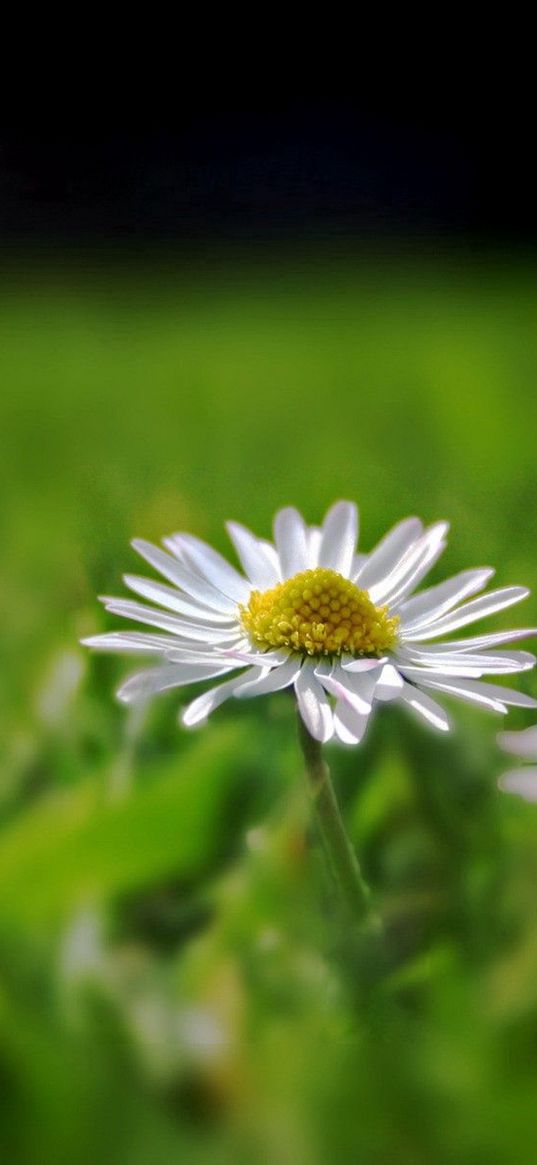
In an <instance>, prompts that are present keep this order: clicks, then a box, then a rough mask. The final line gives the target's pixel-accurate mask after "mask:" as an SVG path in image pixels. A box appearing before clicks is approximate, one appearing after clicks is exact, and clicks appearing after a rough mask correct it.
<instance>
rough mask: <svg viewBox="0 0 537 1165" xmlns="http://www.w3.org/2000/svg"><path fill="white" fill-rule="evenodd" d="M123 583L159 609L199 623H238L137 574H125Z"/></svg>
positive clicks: (172, 588)
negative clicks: (163, 608)
mask: <svg viewBox="0 0 537 1165" xmlns="http://www.w3.org/2000/svg"><path fill="white" fill-rule="evenodd" d="M123 582H124V583H125V585H126V586H128V588H129V590H131V591H134V593H135V594H136V595H142V598H144V599H149V600H150V602H152V603H157V604H158V606H159V607H165V608H166V609H167V610H168V611H177V613H178V614H179V615H186V616H187V618H191V619H196V620H197V621H198V622H200V621H201V622H205V620H207V622H208V623H219V624H231V623H235V622H236V620H235V619H234V618H233V619H232V618H231V616H230V614H229V613H227V614H225V615H224V614H223V613H222V612H221V611H214V610H213V609H212V608H211V607H208V606H207V605H206V604H204V603H197V602H196V600H195V599H185V598H184V596H183V595H182V594H180V592H179V591H177V590H175V588H174V587H168V586H166V584H165V583H160V582H155V581H154V579H152V578H143V577H142V576H141V575H137V574H124V575H123Z"/></svg>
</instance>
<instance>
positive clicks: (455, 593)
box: [399, 567, 494, 630]
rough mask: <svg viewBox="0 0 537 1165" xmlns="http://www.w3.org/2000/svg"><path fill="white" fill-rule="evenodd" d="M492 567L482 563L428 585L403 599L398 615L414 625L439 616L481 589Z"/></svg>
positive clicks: (410, 624) (406, 624)
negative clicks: (409, 597)
mask: <svg viewBox="0 0 537 1165" xmlns="http://www.w3.org/2000/svg"><path fill="white" fill-rule="evenodd" d="M493 574H494V571H493V570H492V568H491V567H482V568H481V569H479V570H463V571H461V573H460V574H456V575H455V576H454V577H453V578H450V579H447V581H446V582H442V583H439V584H438V586H435V587H429V588H428V590H426V591H422V592H421V594H419V595H415V596H414V598H412V599H407V600H406V602H404V603H402V605H401V607H400V610H399V615H400V618H401V625H402V627H404V628H408V630H410V629H414V628H415V627H422V626H424V625H425V624H426V623H430V622H431V620H432V619H438V618H439V617H440V616H441V615H444V614H445V613H446V612H447V611H450V610H451V608H452V607H454V606H455V604H456V603H458V602H460V600H461V599H466V598H468V596H469V595H474V594H475V593H476V591H480V590H482V589H483V587H484V586H485V585H486V584H487V583H488V581H489V579H491V578H492V576H493Z"/></svg>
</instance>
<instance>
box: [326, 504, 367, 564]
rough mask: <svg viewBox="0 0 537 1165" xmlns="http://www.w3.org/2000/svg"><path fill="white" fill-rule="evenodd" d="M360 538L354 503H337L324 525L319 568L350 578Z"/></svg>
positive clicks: (328, 514)
mask: <svg viewBox="0 0 537 1165" xmlns="http://www.w3.org/2000/svg"><path fill="white" fill-rule="evenodd" d="M357 537H358V511H357V509H356V506H355V505H354V504H353V503H352V502H336V504H335V506H332V508H331V509H330V510H329V511H328V513H327V515H326V517H325V520H324V522H323V525H322V532H321V546H320V549H319V566H324V567H325V568H327V569H329V570H337V571H338V572H339V574H342V575H343V577H344V578H350V575H351V569H352V560H353V557H354V552H355V550H356V539H357Z"/></svg>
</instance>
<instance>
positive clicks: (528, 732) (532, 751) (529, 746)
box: [496, 724, 537, 761]
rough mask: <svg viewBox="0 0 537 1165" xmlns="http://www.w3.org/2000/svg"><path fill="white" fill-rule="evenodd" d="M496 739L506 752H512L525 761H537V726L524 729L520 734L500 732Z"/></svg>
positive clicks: (533, 725)
mask: <svg viewBox="0 0 537 1165" xmlns="http://www.w3.org/2000/svg"><path fill="white" fill-rule="evenodd" d="M496 739H497V741H498V744H499V746H500V748H502V749H503V751H504V752H511V753H513V754H514V756H521V757H523V758H524V760H535V761H537V724H532V725H531V727H530V728H523V729H522V730H521V731H520V732H499V733H498V736H497V737H496Z"/></svg>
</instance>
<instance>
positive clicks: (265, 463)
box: [0, 101, 537, 1165]
mask: <svg viewBox="0 0 537 1165" xmlns="http://www.w3.org/2000/svg"><path fill="white" fill-rule="evenodd" d="M528 116H529V115H528ZM525 132H526V131H525V126H524V123H523V121H521V120H520V118H519V119H518V120H517V122H516V126H515V128H514V129H513V125H512V124H511V123H508V122H507V121H506V122H503V123H502V122H501V121H498V119H497V118H496V117H495V118H494V119H493V122H492V121H491V122H488V121H483V119H482V118H481V119H476V118H474V119H473V120H472V118H471V117H470V118H469V117H468V116H467V115H465V116H462V115H461V118H460V119H458V118H457V117H456V116H455V114H454V113H453V111H451V113H450V115H449V116H443V115H440V114H439V113H438V111H432V110H431V111H429V112H427V111H424V110H423V109H421V110H420V111H419V112H418V111H416V110H414V111H411V110H399V111H398V113H394V112H393V111H392V112H391V113H390V115H388V114H386V113H385V112H384V113H383V112H382V111H379V110H377V111H372V110H371V109H366V108H365V107H358V106H357V105H354V104H353V103H352V102H350V101H345V102H343V101H342V102H332V103H328V102H324V103H323V102H317V103H307V102H298V101H295V102H290V103H289V104H287V105H283V104H282V105H281V106H278V107H268V106H267V107H265V106H262V105H260V106H259V107H256V108H251V109H244V108H242V107H233V108H231V107H230V108H226V109H225V110H223V111H222V110H220V111H218V112H217V111H216V110H214V109H211V108H206V109H203V110H200V109H198V110H196V111H195V112H191V111H188V109H187V110H186V111H185V112H184V113H183V116H182V120H181V121H180V122H178V123H177V125H176V126H175V127H174V128H173V129H167V130H166V131H163V130H161V129H159V130H155V129H152V128H151V129H143V130H141V131H139V132H137V133H134V132H133V133H132V134H128V133H125V132H121V133H120V132H113V131H109V130H108V131H102V132H100V131H97V130H96V129H95V128H93V129H92V130H91V131H88V130H84V131H82V130H81V131H80V132H79V133H78V134H77V133H75V132H74V131H73V130H70V131H67V130H65V131H62V130H61V129H60V130H58V131H56V132H54V133H53V132H51V131H43V132H41V133H37V132H35V131H33V132H27V131H24V130H16V131H15V130H4V131H2V133H1V135H0V208H1V235H0V249H1V254H2V274H1V277H0V328H1V335H2V340H1V346H0V385H1V387H0V427H1V432H2V453H1V457H0V483H1V494H2V503H3V504H2V507H1V509H2V553H1V555H0V579H1V593H2V620H1V637H2V641H3V652H2V658H3V666H2V674H1V692H0V695H1V709H2V711H1V716H2V732H1V735H0V756H1V761H2V764H1V771H2V778H1V783H0V1029H1V1033H2V1039H1V1048H0V1081H1V1091H0V1114H1V1127H2V1132H1V1138H0V1143H1V1144H2V1147H3V1149H4V1152H5V1156H6V1160H8V1161H12V1162H14V1163H17V1165H18V1163H19V1162H21V1163H23V1165H26V1163H32V1165H34V1163H38V1165H41V1163H43V1165H45V1163H46V1165H49V1163H50V1165H64V1163H65V1165H86V1163H88V1165H89V1163H92V1165H93V1163H94V1162H96V1161H99V1162H108V1161H110V1162H114V1163H122V1165H123V1162H124V1163H125V1165H149V1163H150V1165H169V1163H170V1162H172V1161H173V1162H175V1161H185V1162H188V1163H189V1165H191V1163H192V1165H198V1163H199V1165H251V1163H253V1162H260V1161H263V1162H267V1165H324V1162H327V1161H330V1162H332V1163H334V1165H347V1163H349V1165H351V1163H352V1165H357V1163H362V1162H363V1163H364V1165H384V1163H386V1162H392V1161H395V1160H397V1161H398V1162H400V1163H401V1165H417V1163H419V1165H421V1163H423V1165H430V1163H431V1162H432V1161H434V1162H435V1163H439V1165H442V1163H444V1162H445V1163H450V1162H457V1163H458V1165H526V1163H527V1165H530V1163H532V1162H533V1161H534V1159H535V1141H536V1136H537V807H535V806H532V805H529V804H525V803H523V802H522V801H519V800H518V799H516V798H512V797H508V796H506V795H503V794H501V793H500V792H499V791H498V788H497V783H496V782H497V777H498V774H499V773H500V772H501V770H502V763H504V762H502V759H501V757H500V754H499V752H498V750H497V748H496V745H495V735H496V732H497V731H498V729H499V728H500V727H501V726H502V725H501V723H500V720H499V719H498V718H496V717H494V716H491V715H489V714H487V713H485V712H482V713H480V712H476V711H474V710H472V709H469V708H466V707H464V706H463V705H461V706H460V707H456V706H455V705H454V704H452V705H451V707H452V711H453V719H454V721H455V723H456V730H455V731H454V733H453V735H452V736H450V737H449V738H448V739H446V738H445V737H443V736H442V737H436V736H435V735H433V734H430V733H428V732H427V731H426V730H425V729H422V728H421V727H420V726H419V725H418V724H416V723H415V722H414V721H413V720H412V719H411V718H409V716H408V715H406V714H405V713H404V711H401V712H399V711H398V710H397V709H394V708H392V707H387V708H383V709H381V710H380V712H379V714H378V716H377V717H376V719H375V721H374V723H373V724H372V727H371V731H370V733H369V735H368V738H367V740H366V743H365V744H364V746H363V747H362V748H360V749H357V750H345V749H343V748H340V747H338V746H329V748H328V750H327V751H328V754H329V760H330V762H331V765H332V769H333V773H334V779H335V782H336V785H337V789H338V793H339V796H340V798H341V801H342V803H343V805H344V810H345V817H346V821H347V824H348V828H349V832H350V834H351V836H352V838H353V841H354V842H355V843H356V845H357V847H358V848H359V851H360V854H361V857H362V861H363V866H364V869H365V872H366V874H367V877H368V879H369V881H370V883H371V885H372V887H373V891H374V894H375V898H376V901H377V903H378V907H379V909H380V910H381V911H382V913H383V914H384V917H385V918H386V921H387V928H388V933H389V936H390V960H389V966H388V967H387V968H386V967H384V968H383V973H382V975H380V974H379V975H378V976H377V978H376V979H375V975H374V974H373V973H372V974H370V975H369V976H366V978H367V979H368V985H367V989H364V986H363V984H364V975H363V964H364V953H363V950H357V949H355V947H354V946H353V943H352V941H351V939H350V938H349V936H348V935H347V936H345V935H344V933H343V932H342V927H341V919H340V918H339V916H338V909H337V903H336V902H335V901H334V897H333V890H332V886H331V884H330V882H329V880H328V879H327V876H326V874H325V871H324V866H323V863H322V860H321V855H320V854H319V847H318V844H317V839H316V836H315V831H314V830H313V829H312V827H311V824H310V819H309V807H308V803H307V796H306V790H305V787H304V782H303V778H302V776H301V764H300V759H299V754H298V749H297V745H296V740H295V725H294V713H293V707H292V703H291V701H290V700H289V699H288V698H287V697H286V696H285V695H284V694H279V695H275V696H273V697H271V698H267V699H264V700H262V701H261V700H260V701H251V702H248V703H240V704H238V703H237V704H235V705H233V704H229V705H226V706H225V707H224V708H223V709H222V710H220V711H219V712H218V713H217V714H215V716H214V719H213V720H212V721H211V722H210V724H209V726H208V727H207V728H205V729H203V730H201V731H200V732H198V733H193V734H188V733H186V732H185V731H184V730H183V729H181V728H180V727H179V725H178V723H177V711H178V706H179V704H180V702H181V701H182V698H184V699H186V698H187V697H188V695H189V693H186V694H184V693H183V694H181V693H180V694H179V696H178V694H177V693H176V694H173V693H172V694H170V695H166V696H164V697H162V698H160V700H159V701H158V703H155V704H154V705H153V706H151V707H149V708H145V709H139V708H138V709H136V710H127V709H125V708H124V707H119V706H118V705H117V704H116V702H115V701H114V697H113V692H114V688H115V687H116V686H117V684H118V682H119V680H120V677H123V676H124V675H125V674H126V673H127V672H128V670H129V668H130V669H131V670H134V669H133V665H132V660H131V661H129V660H121V659H119V658H113V657H101V656H93V657H91V656H90V655H89V653H87V652H86V651H85V650H84V649H83V648H81V647H80V646H79V645H78V641H79V639H80V637H81V636H83V635H88V634H91V633H94V632H97V631H99V630H104V629H105V628H109V627H112V626H113V625H116V626H117V625H118V624H119V622H120V620H115V621H114V620H113V619H111V618H109V617H108V616H106V615H105V614H104V613H103V612H102V610H101V609H100V607H99V604H98V602H97V599H96V596H97V595H98V594H102V593H108V594H114V593H115V594H120V593H123V587H122V582H121V575H122V573H123V572H126V571H132V570H133V569H135V568H136V569H138V564H137V562H136V557H135V555H134V552H133V551H132V550H131V549H130V548H129V540H130V538H131V537H133V536H135V535H136V536H139V537H144V538H148V539H152V540H157V541H158V540H159V539H160V537H161V536H162V535H164V534H167V533H170V532H172V531H174V530H181V529H185V530H190V531H192V532H194V533H196V534H197V535H199V536H201V537H203V538H206V539H207V540H208V541H210V542H211V543H212V544H214V545H215V546H216V547H218V549H220V550H222V551H224V552H228V551H229V548H228V547H227V545H226V538H225V534H224V532H223V523H224V520H225V519H226V518H229V517H233V518H235V519H238V520H240V521H242V522H244V523H245V524H247V525H250V526H252V527H253V528H254V529H255V530H256V531H257V532H259V533H261V534H263V535H267V536H268V535H269V534H270V525H271V520H272V515H273V513H274V511H275V509H276V508H277V507H278V506H280V505H282V504H286V503H292V504H295V505H298V506H299V507H300V508H301V509H302V510H303V512H304V513H305V515H306V517H307V519H308V520H310V521H312V522H316V521H318V520H319V519H320V517H321V516H322V513H323V512H324V510H325V509H326V507H327V506H328V505H329V504H330V503H331V502H332V501H333V500H334V499H336V498H339V497H346V498H351V499H354V500H356V501H357V502H358V503H359V505H360V509H361V516H362V533H361V542H362V548H365V549H367V548H368V547H370V546H371V545H372V544H373V543H374V542H375V541H376V539H377V538H378V537H380V536H381V535H382V533H383V532H384V530H385V529H386V528H387V527H388V526H389V525H391V524H393V523H394V522H395V521H397V520H399V519H400V518H401V517H404V516H406V515H408V514H410V513H417V514H419V515H420V516H422V517H423V518H424V519H425V520H428V521H432V520H435V519H437V518H449V519H450V520H451V522H452V535H451V540H450V545H449V548H448V550H447V552H446V553H445V556H444V558H443V560H442V561H441V563H439V565H438V566H437V567H436V568H435V572H434V578H435V579H438V580H439V579H441V578H442V577H444V574H445V573H446V572H449V573H454V572H456V571H457V570H460V569H463V568H465V567H468V566H478V565H487V564H491V565H494V566H496V568H497V580H498V584H499V585H503V584H509V583H512V582H516V583H523V584H527V585H528V586H530V587H532V588H534V587H535V576H536V573H537V512H536V505H535V502H536V496H537V494H536V487H537V468H536V439H535V435H536V412H537V404H536V392H535V387H536V384H537V332H536V320H537V266H536V260H535V252H534V244H535V237H534V234H535V232H534V219H533V216H534V205H535V199H534V195H535V191H534V188H533V186H532V184H531V182H530V181H529V175H530V169H529V161H528V157H527V152H526V138H525ZM516 614H517V613H516V612H515V615H516ZM514 621H516V620H514V619H513V616H512V613H510V616H508V617H506V618H505V619H504V620H503V621H502V618H501V616H500V617H498V618H497V619H496V621H495V626H497V627H500V626H503V625H505V626H508V625H509V624H510V623H511V624H512V623H513V622H514ZM518 622H519V623H520V624H524V625H527V626H531V625H532V624H535V623H536V622H537V604H536V600H535V598H534V597H532V598H530V599H529V600H528V601H527V602H526V603H525V604H524V608H523V609H522V608H521V612H520V614H519V616H518ZM522 686H524V687H525V690H526V691H529V692H533V693H534V694H537V683H536V681H535V680H534V679H532V678H531V677H530V678H529V679H527V678H526V677H522ZM446 703H449V701H446ZM529 722H531V717H530V718H528V717H527V716H524V715H523V714H522V713H518V712H517V711H514V712H511V713H510V714H509V719H508V724H509V725H510V726H512V727H523V726H525V725H526V724H528V723H529Z"/></svg>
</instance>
